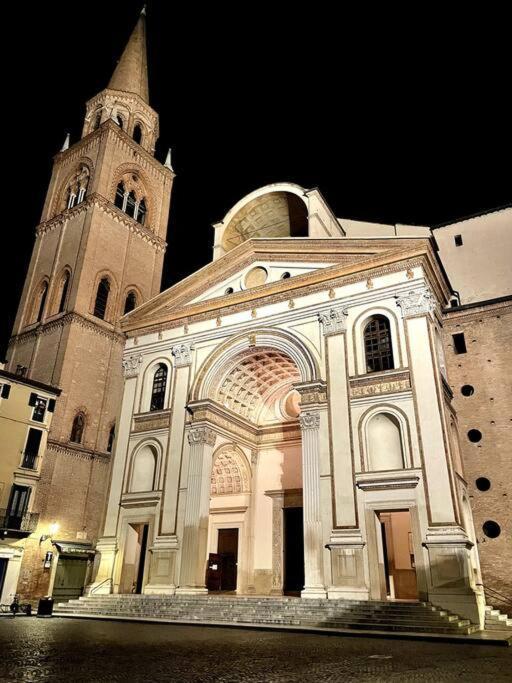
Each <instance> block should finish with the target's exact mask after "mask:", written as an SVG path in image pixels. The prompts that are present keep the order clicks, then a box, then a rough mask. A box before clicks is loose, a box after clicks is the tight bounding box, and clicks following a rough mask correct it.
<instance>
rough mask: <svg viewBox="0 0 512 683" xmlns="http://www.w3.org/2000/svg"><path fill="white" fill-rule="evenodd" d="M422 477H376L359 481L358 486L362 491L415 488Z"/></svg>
mask: <svg viewBox="0 0 512 683" xmlns="http://www.w3.org/2000/svg"><path fill="white" fill-rule="evenodd" d="M419 480H420V478H419V477H417V476H412V477H396V478H391V477H386V478H382V477H375V478H374V479H365V480H364V481H358V482H357V488H359V489H361V490H362V491H383V490H388V489H414V488H416V486H418V483H419Z"/></svg>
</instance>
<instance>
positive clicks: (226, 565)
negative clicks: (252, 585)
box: [217, 529, 238, 591]
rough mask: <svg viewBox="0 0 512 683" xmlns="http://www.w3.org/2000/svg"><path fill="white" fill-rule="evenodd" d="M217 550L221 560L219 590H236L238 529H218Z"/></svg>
mask: <svg viewBox="0 0 512 683" xmlns="http://www.w3.org/2000/svg"><path fill="white" fill-rule="evenodd" d="M217 552H218V554H219V555H220V560H221V578H220V590H222V591H234V590H236V578H237V563H238V529H219V542H218V546H217Z"/></svg>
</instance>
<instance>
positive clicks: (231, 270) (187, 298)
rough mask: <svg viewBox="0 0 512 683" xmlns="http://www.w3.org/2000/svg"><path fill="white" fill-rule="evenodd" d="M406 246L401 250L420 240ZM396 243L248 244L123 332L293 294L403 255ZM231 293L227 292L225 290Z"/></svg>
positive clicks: (138, 315) (177, 288)
mask: <svg viewBox="0 0 512 683" xmlns="http://www.w3.org/2000/svg"><path fill="white" fill-rule="evenodd" d="M413 242H414V243H415V244H414V245H413V244H411V240H409V241H408V244H407V247H412V246H416V247H417V246H419V244H420V243H422V246H424V240H413ZM405 246H406V245H404V243H403V242H402V241H401V240H400V239H396V240H395V239H393V240H390V239H387V240H386V239H382V240H380V239H375V240H354V239H347V238H335V239H312V238H285V239H252V240H248V241H246V242H244V243H243V244H241V245H240V246H238V247H236V248H235V249H233V250H232V251H230V252H229V253H228V254H226V255H225V256H223V257H222V258H220V259H218V260H217V261H214V262H212V263H209V264H208V265H206V266H204V267H203V268H201V269H200V270H198V271H196V272H195V273H193V274H192V275H189V276H188V277H187V278H185V279H184V280H181V281H180V282H178V283H176V284H175V285H173V286H172V287H170V288H169V289H167V290H165V291H163V292H162V293H161V294H159V295H157V296H156V297H154V298H153V299H151V300H150V301H148V302H146V303H145V304H143V305H142V306H140V307H139V308H136V309H135V310H134V311H132V312H131V313H129V314H128V315H126V316H125V317H124V318H123V321H122V326H123V329H125V330H126V331H132V330H135V329H139V328H145V327H151V326H154V325H158V324H159V323H165V322H166V321H167V320H168V319H170V318H172V319H177V318H181V317H182V318H186V317H188V316H189V315H194V314H195V313H196V312H197V311H199V310H200V311H201V312H204V311H206V310H209V309H210V308H211V310H212V311H213V310H214V309H219V308H225V307H230V308H231V307H232V306H236V305H237V304H240V303H244V304H247V301H249V300H254V301H255V303H256V302H257V300H258V299H261V298H265V297H267V296H269V295H270V294H272V293H273V292H274V291H276V292H277V291H280V292H281V291H286V290H287V289H290V290H296V289H297V287H299V286H300V287H302V286H304V281H305V280H307V279H308V276H312V277H313V276H314V275H315V273H318V272H319V271H325V272H326V273H327V271H329V272H330V271H333V272H338V271H340V272H341V271H343V270H344V269H347V268H348V269H354V268H356V269H358V268H359V267H360V268H361V269H362V270H364V267H365V264H367V263H368V264H369V263H371V262H373V261H374V260H375V258H378V257H382V256H383V255H391V254H392V252H393V251H394V252H396V251H397V250H398V251H400V250H403V249H404V247H405ZM231 289H233V292H231V291H230V290H231Z"/></svg>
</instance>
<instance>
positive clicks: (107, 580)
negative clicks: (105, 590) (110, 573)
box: [89, 577, 112, 595]
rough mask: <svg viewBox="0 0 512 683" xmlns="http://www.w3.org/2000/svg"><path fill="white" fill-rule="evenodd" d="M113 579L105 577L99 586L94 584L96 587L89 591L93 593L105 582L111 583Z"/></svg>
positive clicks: (90, 593)
mask: <svg viewBox="0 0 512 683" xmlns="http://www.w3.org/2000/svg"><path fill="white" fill-rule="evenodd" d="M111 580H112V579H111V578H110V577H109V578H108V579H104V580H103V581H102V582H101V583H99V584H98V585H97V586H94V588H91V590H90V591H89V595H92V594H93V593H95V592H96V591H97V590H98V589H99V588H101V587H102V586H103V584H104V583H110V581H111Z"/></svg>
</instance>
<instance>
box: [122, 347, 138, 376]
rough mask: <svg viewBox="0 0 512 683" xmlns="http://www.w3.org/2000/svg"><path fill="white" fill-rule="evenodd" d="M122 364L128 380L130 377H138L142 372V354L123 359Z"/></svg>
mask: <svg viewBox="0 0 512 683" xmlns="http://www.w3.org/2000/svg"><path fill="white" fill-rule="evenodd" d="M122 364H123V371H124V376H125V378H126V379H129V378H130V377H137V375H138V374H139V371H140V366H141V365H142V353H137V354H134V355H132V356H128V357H126V358H123V360H122Z"/></svg>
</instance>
